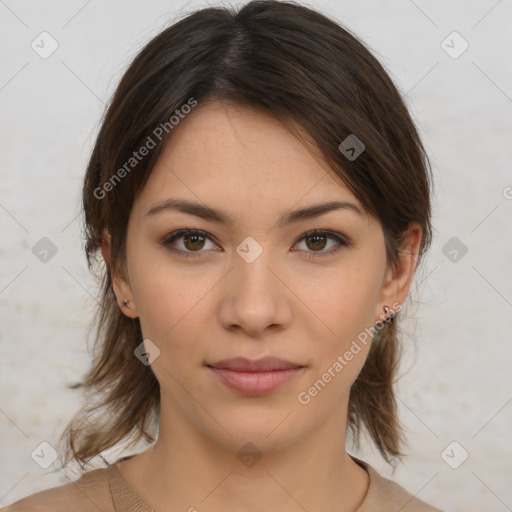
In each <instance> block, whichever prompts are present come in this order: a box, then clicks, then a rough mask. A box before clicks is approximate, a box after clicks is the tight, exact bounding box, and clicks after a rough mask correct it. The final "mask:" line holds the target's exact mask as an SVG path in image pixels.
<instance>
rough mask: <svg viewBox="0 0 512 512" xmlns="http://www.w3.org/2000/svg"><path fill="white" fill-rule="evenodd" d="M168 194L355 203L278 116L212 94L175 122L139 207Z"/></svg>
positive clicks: (251, 202)
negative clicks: (217, 99) (228, 101)
mask: <svg viewBox="0 0 512 512" xmlns="http://www.w3.org/2000/svg"><path fill="white" fill-rule="evenodd" d="M169 195H172V196H176V195H180V196H181V197H187V198H190V199H194V200H195V201H196V202H205V203H208V204H212V202H213V203H215V204H222V205H227V206H228V207H229V205H232V206H233V207H236V206H237V205H238V206H239V207H245V209H247V208H254V209H255V211H256V210H258V209H260V208H262V207H264V208H267V209H268V208H271V209H278V210H280V211H281V210H283V209H286V208H287V207H289V208H292V207H293V205H295V204H298V203H300V202H302V201H303V202H305V203H312V202H325V201H330V200H332V201H335V200H338V201H339V200H344V201H347V200H350V201H351V202H353V203H357V204H359V203H358V201H357V199H356V198H355V197H354V195H353V194H352V193H351V192H350V190H349V189H348V188H347V187H346V185H345V184H344V183H343V182H342V181H341V179H340V178H339V177H337V176H334V173H333V171H332V170H331V169H329V167H328V165H327V163H326V162H324V161H323V160H322V159H321V158H319V157H318V155H317V156H314V155H313V154H312V153H311V151H310V149H308V148H307V147H306V146H305V145H304V144H303V143H302V142H301V141H300V140H299V139H298V138H297V137H295V136H294V135H293V134H292V133H291V132H290V131H289V130H288V128H287V127H286V126H285V125H283V124H282V123H281V122H280V121H279V120H277V119H275V118H274V117H272V116H271V115H269V114H267V113H265V112H263V111H261V110H259V109H256V108H253V107H248V106H241V105H235V104H232V103H226V102H217V101H215V102H212V101H209V102H206V103H204V104H201V103H199V104H198V106H197V107H195V109H194V110H193V111H192V112H190V113H189V114H188V115H187V116H185V117H184V118H183V119H182V120H181V121H180V123H179V125H177V126H176V127H174V129H173V131H172V133H171V137H170V139H169V141H168V143H167V145H166V147H165V149H164V151H163V152H162V154H161V156H160V158H159V160H158V162H157V163H156V165H155V167H154V169H153V170H152V172H151V175H150V177H149V179H148V181H147V183H146V185H145V187H144V189H143V190H142V193H141V194H140V196H139V200H138V202H139V206H140V208H141V209H143V210H144V211H145V212H146V211H147V210H148V209H149V208H151V206H152V205H154V204H155V202H158V201H163V200H165V199H166V197H167V196H169ZM225 209H226V208H225ZM228 209H229V208H228Z"/></svg>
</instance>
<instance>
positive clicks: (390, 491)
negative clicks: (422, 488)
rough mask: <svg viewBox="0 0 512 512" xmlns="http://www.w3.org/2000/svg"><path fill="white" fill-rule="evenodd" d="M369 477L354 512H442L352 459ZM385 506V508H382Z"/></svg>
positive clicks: (359, 461) (367, 465)
mask: <svg viewBox="0 0 512 512" xmlns="http://www.w3.org/2000/svg"><path fill="white" fill-rule="evenodd" d="M352 458H353V459H354V460H355V461H356V462H357V464H359V465H360V466H362V467H363V468H364V469H365V470H366V471H367V472H368V474H369V476H370V485H369V487H368V492H367V494H366V497H365V499H364V500H363V503H362V504H361V506H360V507H359V508H358V509H357V511H356V512H376V511H380V510H386V511H388V510H389V511H395V510H397V511H398V510H400V512H442V511H441V510H440V509H438V508H436V507H433V506H432V505H429V504H428V503H425V502H424V501H422V500H420V499H419V498H417V497H416V496H413V495H412V494H411V493H409V492H408V491H406V490H405V489H404V488H403V487H402V486H400V485H399V484H397V483H396V482H393V481H392V480H389V479H388V478H385V477H383V476H382V475H380V474H379V473H378V472H377V471H376V470H375V469H374V468H372V466H370V465H369V464H368V463H366V462H364V461H362V460H359V459H356V458H355V457H352ZM384 506H385V508H383V507H384Z"/></svg>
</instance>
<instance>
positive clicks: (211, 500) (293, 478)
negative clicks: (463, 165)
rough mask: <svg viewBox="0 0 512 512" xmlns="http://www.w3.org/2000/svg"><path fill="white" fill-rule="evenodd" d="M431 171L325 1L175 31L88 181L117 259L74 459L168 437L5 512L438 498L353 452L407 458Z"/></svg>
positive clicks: (94, 246)
mask: <svg viewBox="0 0 512 512" xmlns="http://www.w3.org/2000/svg"><path fill="white" fill-rule="evenodd" d="M430 182H431V177H430V168H429V163H428V158H427V156H426V155H425V152H424V149H423V146H422V143H421V141H420V138H419V136H418V133H417V131H416V129H415V126H414V124H413V122H412V120H411V118H410V116H409V114H408V112H407V109H406V107H405V106H404V103H403V101H402V99H401V97H400V94H399V93H398V92H397V90H396V88H395V86H394V85H393V83H392V82H391V80H390V78H389V77H388V75H387V73H386V72H385V71H384V69H383V68H382V66H381V65H380V64H379V63H378V61H377V60H376V59H375V58H374V57H373V56H372V55H371V53H370V52H369V51H368V50H367V49H366V47H365V46H364V45H363V43H361V42H360V41H359V40H358V39H357V38H355V37H354V36H353V35H352V34H350V33H349V32H348V31H347V30H345V29H344V28H342V27H340V26H339V25H338V24H337V23H335V22H334V21H332V20H329V19H328V18H326V17H325V16H324V15H322V14H320V13H317V12H315V11H314V10H311V9H309V8H306V7H303V6H300V5H298V4H295V3H288V2H286V3H285V2H275V1H266V0H263V1H259V0H258V1H253V2H249V3H248V4H246V5H245V6H243V7H242V8H240V9H239V10H238V11H237V10H234V9H229V8H206V9H202V10H199V11H197V12H195V13H192V14H190V15H188V16H186V17H185V18H184V19H182V20H180V21H179V22H177V23H175V24H174V25H172V26H171V27H169V28H167V29H166V30H164V31H163V32H161V33H160V34H159V35H157V36H156V37H155V38H154V39H153V40H152V41H150V42H149V44H148V45H147V46H146V47H145V48H144V49H143V50H142V51H141V52H140V53H139V55H138V56H137V57H136V58H135V60H134V61H133V63H132V64H131V65H130V67H129V68H128V70H127V71H126V73H125V75H124V76H123V78H122V80H121V82H120V84H119V86H118V88H117V90H116V92H115V94H114V97H113V99H112V101H111V104H110V105H109V107H108V109H107V111H106V114H105V117H104V120H103V124H102V127H101V130H100V133H99V135H98V137H97V140H96V144H95V147H94V150H93V153H92V155H91V159H90V162H89V165H88V168H87V172H86V176H85V181H84V188H83V207H84V213H85V228H86V229H85V233H86V252H87V257H88V262H89V268H90V269H93V266H94V262H96V261H97V259H96V256H97V255H98V254H99V252H100V251H101V254H102V255H103V259H104V261H105V264H106V265H105V268H104V269H103V268H100V269H98V271H99V272H100V276H103V281H102V291H103V294H102V302H101V308H100V309H99V311H98V317H97V320H98V322H97V327H98V329H97V338H96V339H97V344H96V357H95V359H94V362H93V366H92V368H91V370H90V372H89V373H88V375H87V376H86V378H85V380H84V382H83V383H82V385H83V386H84V388H85V389H86V391H87V393H88V398H89V403H88V404H87V406H86V407H85V408H84V409H83V410H81V411H80V412H79V413H78V414H77V416H76V417H75V418H73V420H72V421H71V422H70V424H69V425H68V427H67V429H66V431H65V432H64V434H63V437H62V440H63V441H64V443H65V450H64V451H65V456H64V457H63V465H67V464H68V463H69V462H70V461H75V462H78V463H79V464H80V465H81V466H82V468H85V466H86V464H87V463H88V462H89V461H90V460H91V459H92V458H94V457H96V456H100V457H101V452H103V451H105V450H107V449H108V448H111V447H113V446H115V445H116V444H117V443H119V442H120V441H125V440H126V439H133V440H134V441H137V440H138V439H141V438H144V439H145V440H147V441H149V442H152V444H151V445H150V447H149V448H147V449H146V450H145V451H143V452H141V453H138V454H136V455H132V456H129V457H124V458H122V459H119V460H117V461H116V462H114V463H108V465H107V467H105V468H97V469H93V470H91V471H88V472H86V473H85V474H83V475H82V476H81V477H80V478H79V479H78V480H77V481H74V482H70V483H68V484H66V485H63V486H60V487H56V488H53V489H49V490H46V491H42V492H39V493H36V494H33V495H32V496H29V497H27V498H24V499H21V500H19V501H17V502H16V503H14V504H13V505H10V506H8V507H6V508H5V509H4V510H6V511H10V512H14V511H24V510H32V509H33V508H32V507H37V510H52V511H56V510H93V509H94V510H98V509H99V510H102V511H103V512H109V511H114V510H123V511H128V512H130V511H136V510H137V511H149V510H155V511H164V510H165V511H167V510H188V511H195V510H198V511H201V510H204V511H221V510H222V511H223V512H226V511H231V510H233V511H234V510H246V511H269V510H279V511H285V512H286V511H296V510H299V509H302V510H308V511H315V510H337V511H343V512H351V511H360V512H362V511H377V510H386V511H395V510H396V511H398V510H402V511H404V512H406V511H436V510H438V509H436V508H434V507H432V506H429V505H427V504H426V503H424V502H423V501H420V500H419V499H417V498H415V497H413V496H412V495H411V494H409V493H408V492H407V491H406V490H405V489H403V488H402V487H400V486H398V485H397V484H395V483H393V482H392V481H390V480H388V479H385V478H383V477H382V476H380V475H379V474H378V473H377V472H376V471H375V470H374V469H373V468H372V467H371V466H370V465H369V464H367V463H365V462H363V461H362V460H360V459H358V458H356V457H354V456H352V455H349V454H348V453H347V452H346V449H345V445H346V441H347V436H348V435H351V436H352V438H353V440H354V441H355V443H356V445H357V443H358V439H359V436H360V434H361V432H362V431H363V430H366V431H367V432H368V433H369V435H370V437H371V439H372V440H373V442H374V443H375V445H376V447H377V448H378V450H379V451H380V453H381V454H382V456H383V457H384V458H385V460H387V461H388V462H390V463H392V464H393V463H396V461H397V460H399V459H400V457H401V456H402V452H401V447H402V444H403V442H404V439H403V433H402V429H401V426H400V422H399V419H398V417H397V407H396V401H395V396H394V391H393V383H394V380H395V377H396V369H397V365H398V363H399V344H398V340H397V325H396V323H397V320H398V317H399V316H400V313H399V311H400V310H401V309H402V305H403V304H404V302H405V300H406V297H407V294H408V291H409V288H410V283H411V280H412V278H413V274H414V271H415V269H416V268H417V266H418V263H419V261H420V258H421V256H422V254H423V253H424V252H425V250H426V248H427V247H428V245H429V243H430V238H431V225H430ZM102 272H103V273H102ZM397 315H398V317H397ZM155 424H156V426H157V428H158V436H156V428H155V426H154V425H155ZM155 438H156V441H155ZM153 441H155V442H153Z"/></svg>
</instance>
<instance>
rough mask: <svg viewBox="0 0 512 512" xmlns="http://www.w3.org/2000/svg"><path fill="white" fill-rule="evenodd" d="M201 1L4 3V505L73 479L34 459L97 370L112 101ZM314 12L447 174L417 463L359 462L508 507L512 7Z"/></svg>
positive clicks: (425, 276) (440, 184) (424, 291)
mask: <svg viewBox="0 0 512 512" xmlns="http://www.w3.org/2000/svg"><path fill="white" fill-rule="evenodd" d="M206 5H208V4H207V3H206V2H187V3H185V2H182V1H174V2H164V1H145V2H136V1H133V0H129V1H128V0H124V1H121V0H110V1H105V0H89V1H85V0H72V1H67V2H55V1H46V2H36V1H34V0H32V1H20V0H5V1H4V0H0V112H1V117H0V119H1V126H0V140H1V151H0V173H1V176H0V225H1V237H0V265H1V266H0V268H1V271H0V314H1V318H0V336H1V344H2V345H1V356H0V357H1V369H0V375H1V377H0V383H1V397H0V506H4V505H7V504H8V503H11V502H13V501H15V500H17V499H19V498H21V497H23V496H26V495H28V494H31V493H33V492H36V491H38V490H42V489H46V488H49V487H53V486H55V485H60V484H61V483H63V482H64V481H65V480H64V476H63V475H62V474H60V475H59V473H51V470H52V469H53V466H50V467H49V468H47V469H43V468H41V467H40V466H39V465H38V464H36V462H35V461H34V459H36V457H35V456H34V455H33V454H34V453H37V450H39V451H41V450H43V451H44V450H45V449H47V448H48V445H46V444H43V445H41V443H48V444H49V445H50V446H51V445H54V444H55V443H56V440H57V438H58V435H59V434H60V432H61V430H62V429H63V427H64V426H65V424H66V423H67V421H68V420H69V419H70V417H71V416H72V414H73V413H74V412H75V411H76V410H77V409H78V408H79V406H80V404H81V396H80V393H79V392H77V391H72V390H69V389H66V387H65V386H66V384H69V383H71V382H74V381H76V380H78V379H79V378H80V377H81V376H82V375H83V373H84V372H85V370H86V369H87V367H88V365H89V363H90V354H89V353H88V349H87V346H88V344H89V346H90V345H91V344H92V340H91V339H88V338H87V328H88V325H89V324H90V321H91V318H92V313H93V311H94V308H95V306H96V300H95V297H96V293H97V285H96V282H95V280H94V278H93V277H92V276H91V275H90V274H89V272H88V270H87V267H86V260H85V256H84V253H83V248H82V235H81V222H80V218H79V216H78V214H79V211H80V210H79V207H80V204H79V203H80V192H81V180H82V177H83V174H84V170H85V165H86V161H87V158H88V156H89V153H90V151H91V147H92V144H93V141H94V137H95V135H96V133H97V130H98V126H99V120H100V117H101V114H102V112H103V109H104V104H105V103H106V101H107V100H108V98H109V97H110V95H111V94H112V93H113V91H114V89H115V86H116V85H117V83H118V80H119V79H120V77H121V76H122V73H123V71H124V69H125V68H126V66H127V65H128V64H129V62H130V61H131V59H132V58H133V57H134V56H135V55H136V53H137V52H138V50H139V49H140V48H141V47H142V45H143V44H145V43H146V42H147V41H148V40H149V39H150V38H151V37H153V36H154V35H156V34H157V33H158V32H159V31H161V30H162V29H163V28H164V27H166V26H168V25H169V24H170V23H172V21H173V19H174V17H175V16H176V14H178V13H183V12H189V11H192V10H195V9H196V8H199V7H204V6H206ZM209 5H216V2H214V1H212V2H210V4H209ZM309 5H310V6H313V7H316V8H317V9H319V10H320V11H322V12H324V13H326V14H327V15H330V16H332V17H334V18H335V19H337V20H338V21H340V22H342V23H343V24H345V25H346V26H347V27H348V28H349V29H351V30H353V31H354V32H355V33H356V34H358V35H359V36H361V37H362V38H363V39H364V40H365V41H366V42H367V43H368V44H369V45H370V47H371V48H372V49H373V50H374V52H375V54H376V56H377V57H378V58H379V59H380V60H381V62H382V63H383V64H384V66H385V67H386V68H387V69H388V71H389V72H390V73H391V75H392V77H393V79H394V80H395V82H396V84H397V86H398V87H399V88H400V90H401V92H402V93H403V94H404V95H405V98H406V101H407V104H408V105H409V107H410V109H411V112H412V115H413V117H414V119H415V121H416V123H417V125H418V127H419V129H420V131H421V135H422V137H423V140H424V143H425V145H426V148H427V151H428V152H429V155H430V157H431V160H432V163H433V167H434V173H435V179H436V194H435V197H434V217H433V223H434V228H435V232H434V241H433V245H432V248H431V250H430V253H429V254H428V256H427V258H426V260H425V263H424V266H423V268H422V270H421V272H420V273H419V274H418V276H417V279H416V284H417V286H415V287H414V288H413V290H412V293H413V299H414V300H415V305H414V307H409V308H408V320H407V321H406V322H405V323H404V331H405V332H406V334H407V336H406V337H405V339H404V344H405V346H406V356H405V359H404V365H403V369H402V373H403V374H404V375H403V377H402V379H401V380H400V382H399V388H398V397H399V405H400V412H401V417H402V419H403V421H404V423H405V425H406V427H407V429H408V439H409V456H408V457H407V458H406V461H405V463H404V464H402V465H400V466H399V467H398V468H397V470H396V472H395V473H394V474H391V471H390V468H389V467H388V466H387V465H386V464H385V463H384V462H383V461H382V459H380V458H379V457H378V455H377V454H376V453H375V452H374V451H373V450H372V449H371V447H370V446H369V445H368V444H364V446H363V448H362V451H361V452H359V453H356V455H358V456H359V457H361V458H363V459H365V460H367V461H368V462H370V463H371V464H372V465H374V467H375V468H376V469H377V470H378V471H380V472H381V473H382V474H384V475H385V476H392V478H393V479H395V480H396V481H397V482H399V483H400V484H401V485H403V486H404V487H406V488H407V489H408V490H409V491H410V492H411V493H413V494H417V495H418V496H419V497H420V498H421V499H423V500H425V501H427V502H431V503H433V504H435V505H436V506H438V507H439V508H443V509H444V510H446V511H449V510H453V511H454V510H465V511H467V512H470V511H477V510H478V511H479V510H484V509H485V510H493V511H496V512H501V511H504V512H505V511H506V510H512V487H511V486H510V482H511V480H512V443H510V435H511V432H512V372H511V363H512V343H511V336H510V333H511V332H512V279H511V276H512V270H511V261H512V236H511V235H512V232H511V227H512V222H511V217H512V174H511V172H510V169H511V138H510V137H511V132H512V117H511V112H512V86H511V84H512V59H511V58H510V48H512V31H511V30H510V27H511V26H512V2H511V1H510V0H500V1H496V0H474V1H472V2H467V1H462V0H457V1H452V2H443V1H440V0H435V1H430V2H427V1H422V0H417V1H412V0H392V1H385V2H383V1H380V0H365V1H364V2H358V1H355V0H352V1H334V0H332V1H328V0H317V1H316V2H310V3H309ZM42 32H47V33H48V34H49V36H48V35H42V36H41V35H40V34H41V33H42ZM454 32H455V33H454ZM41 38H46V39H44V41H45V43H44V45H43V44H42V43H41V42H40V41H41ZM33 41H34V43H33ZM38 41H39V42H38ZM53 41H56V43H57V44H58V48H57V49H56V50H55V51H54V52H53V53H52V54H51V55H49V56H46V55H43V56H46V57H47V58H43V56H42V55H41V53H43V54H44V51H47V52H48V51H50V50H51V49H52V46H51V45H52V44H54V45H55V43H53ZM43 46H44V48H42V47H43ZM34 47H35V48H34ZM43 50H44V51H43ZM44 237H46V238H47V239H49V240H50V241H51V243H49V242H48V240H46V239H44ZM41 239H44V240H43V241H41ZM37 244H46V245H44V247H46V248H48V247H50V249H49V253H48V255H47V261H42V260H41V254H40V251H39V252H38V248H40V247H41V245H37ZM34 247H35V249H34ZM55 251H56V252H55ZM53 253H55V254H53ZM38 254H39V256H38ZM43 259H44V257H43ZM34 450H36V452H34ZM352 453H355V452H354V451H353V450H352ZM466 457H467V458H466ZM464 459H465V460H464Z"/></svg>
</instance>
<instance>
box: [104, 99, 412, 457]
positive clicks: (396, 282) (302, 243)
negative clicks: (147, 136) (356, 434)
mask: <svg viewBox="0 0 512 512" xmlns="http://www.w3.org/2000/svg"><path fill="white" fill-rule="evenodd" d="M170 200H181V201H184V202H185V201H187V202H191V203H197V204H198V205H200V207H201V208H203V213H204V212H205V211H207V209H208V208H209V209H211V210H212V211H213V210H214V211H215V212H217V214H216V215H209V216H208V218H205V216H204V215H202V216H201V215H199V214H200V213H201V212H200V211H199V210H197V209H196V214H197V215H194V214H192V213H191V212H190V210H189V211H188V212H185V211H181V210H180V209H177V208H172V207H171V205H170V203H169V201H170ZM166 202H168V203H167V207H166ZM329 202H337V203H340V207H339V208H337V209H331V210H328V211H324V212H323V213H322V214H318V211H317V215H314V216H313V215H306V214H303V215H300V216H299V215H296V216H294V215H293V214H294V212H297V211H298V210H302V209H308V208H310V207H311V206H313V205H320V204H324V203H329ZM309 212H310V213H311V210H310V211H309ZM210 213H211V212H210ZM187 230H198V231H197V232H192V233H191V232H187ZM412 264H413V262H409V265H408V266H407V265H406V267H407V268H405V270H404V269H402V272H395V273H393V272H392V271H391V270H390V268H389V267H388V265H387V262H386V253H385V245H384V237H383V232H382V228H381V226H380V223H379V222H378V220H377V219H375V218H374V217H372V216H369V215H367V214H366V213H365V212H364V210H363V208H362V205H361V204H360V203H359V202H358V201H357V199H356V198H355V196H354V195H353V194H352V193H351V192H350V191H349V190H348V188H347V187H346V186H344V184H343V183H342V182H341V181H340V179H339V178H336V177H334V176H333V174H332V172H331V173H329V171H328V168H327V165H323V164H322V163H321V162H320V161H319V160H318V159H315V158H314V157H313V156H312V155H311V154H310V152H309V151H308V150H307V149H306V147H305V146H304V145H303V144H301V143H300V142H299V140H298V139H297V138H295V137H294V136H293V135H292V134H291V133H290V132H289V131H288V130H287V129H286V128H285V127H284V126H283V125H282V124H281V123H279V122H278V121H276V120H275V119H273V118H272V117H270V116H268V115H266V114H264V113H262V112H260V111H258V110H253V109H251V108H248V107H241V106H235V105H232V104H226V103H219V102H210V103H204V104H201V103H200V104H199V105H198V106H197V107H196V109H194V110H193V111H192V112H191V113H190V114H189V115H188V116H187V117H185V118H184V119H183V120H182V121H181V122H180V124H179V126H178V127H175V128H174V131H173V135H172V138H171V139H170V141H169V142H168V144H167V146H166V149H165V151H164V153H163V154H162V156H161V158H160V160H159V162H158V163H157V165H156V166H155V168H154V169H153V171H152V173H151V175H150V178H149V180H148V182H147V183H146V185H145V187H144V188H143V190H142V191H141V192H140V194H139V195H138V196H137V199H136V201H135V203H134V205H133V208H132V211H131V214H130V219H129V224H128V231H127V274H126V275H125V276H124V277H123V278H121V277H116V278H115V280H114V290H115V292H116V295H117V298H118V301H119V303H120V304H121V302H122V301H123V300H124V299H126V298H128V299H130V300H131V301H132V304H134V307H133V308H132V309H131V310H126V308H122V309H123V311H124V312H125V314H128V315H130V316H138V317H139V318H140V322H141V326H142V331H143V335H144V338H145V339H150V340H151V342H152V343H153V344H154V345H156V346H157V347H158V349H159V350H160V354H159V355H158V357H156V358H155V359H154V361H153V362H152V364H151V368H152V370H153V372H154V374H155V376H156V378H157V379H158V381H159V383H160V389H161V407H162V410H161V421H162V418H164V417H165V418H168V420H169V421H172V422H173V424H174V426H175V428H186V429H188V431H190V429H191V430H192V431H195V432H200V433H202V434H203V435H205V436H207V437H208V438H209V439H211V440H214V441H215V442H217V443H220V444H222V445H224V446H226V447H230V448H232V449H233V450H237V449H239V448H240V446H241V445H243V444H245V443H246V442H248V441H251V442H253V443H254V444H255V445H256V446H258V447H259V448H260V449H261V450H264V449H271V448H277V447H284V446H286V445H288V444H290V443H293V442H296V441H298V440H300V439H301V438H305V437H306V436H308V435H309V434H311V433H312V432H315V431H317V430H318V429H319V428H321V427H322V428H324V427H323V426H325V425H332V426H333V428H334V429H335V430H336V431H337V432H343V431H344V425H345V422H346V409H347V404H348V395H349V389H350V386H351V384H352V383H353V381H354V380H355V379H356V377H357V375H358V373H359V372H360V370H361V368H362V366H363V364H364V362H365V359H366V356H367V354H368V351H369V347H370V338H369V337H368V336H367V340H366V343H364V342H362V339H363V338H364V336H361V333H364V332H365V328H369V327H372V326H373V325H374V323H375V322H376V321H378V320H381V318H382V316H381V315H382V312H383V309H382V308H383V305H384V304H387V305H388V306H390V307H391V306H392V304H395V305H396V304H397V303H398V302H401V301H402V300H403V299H404V298H405V294H406V293H407V287H408V279H409V277H410V273H411V269H412V266H411V265H412ZM395 307H396V306H395ZM354 343H355V345H354ZM149 347H150V346H149ZM150 353H151V349H150ZM349 353H351V354H352V356H350V354H349ZM267 356H270V357H278V358H281V359H283V360H285V361H287V362H288V363H291V364H289V365H288V366H292V367H293V368H294V369H293V368H292V369H290V368H288V369H287V370H285V369H283V364H278V365H277V366H276V367H275V368H281V369H280V370H279V369H277V370H275V371H273V372H271V371H270V370H269V368H268V367H266V368H256V369H259V370H262V371H260V372H252V373H253V375H248V373H249V372H247V371H244V372H240V371H236V370H237V368H234V367H233V366H231V367H229V364H227V367H223V366H222V364H217V369H214V368H213V367H212V366H215V365H216V363H218V362H219V361H222V360H226V359H232V358H237V357H243V358H247V359H249V360H259V359H261V358H263V357H267ZM340 357H341V359H340ZM336 363H337V364H336ZM340 367H341V368H340ZM240 369H245V370H247V368H241V367H240V368H238V370H240ZM254 369H255V368H252V370H254ZM263 370H265V371H263ZM255 374H258V375H255ZM319 379H320V381H321V384H319V383H318V381H319ZM315 382H316V383H317V384H316V387H315V386H314V385H315ZM278 384H280V385H278ZM315 389H316V392H315ZM276 425H279V427H278V428H276ZM270 433H272V434H271V435H269V434H270Z"/></svg>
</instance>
